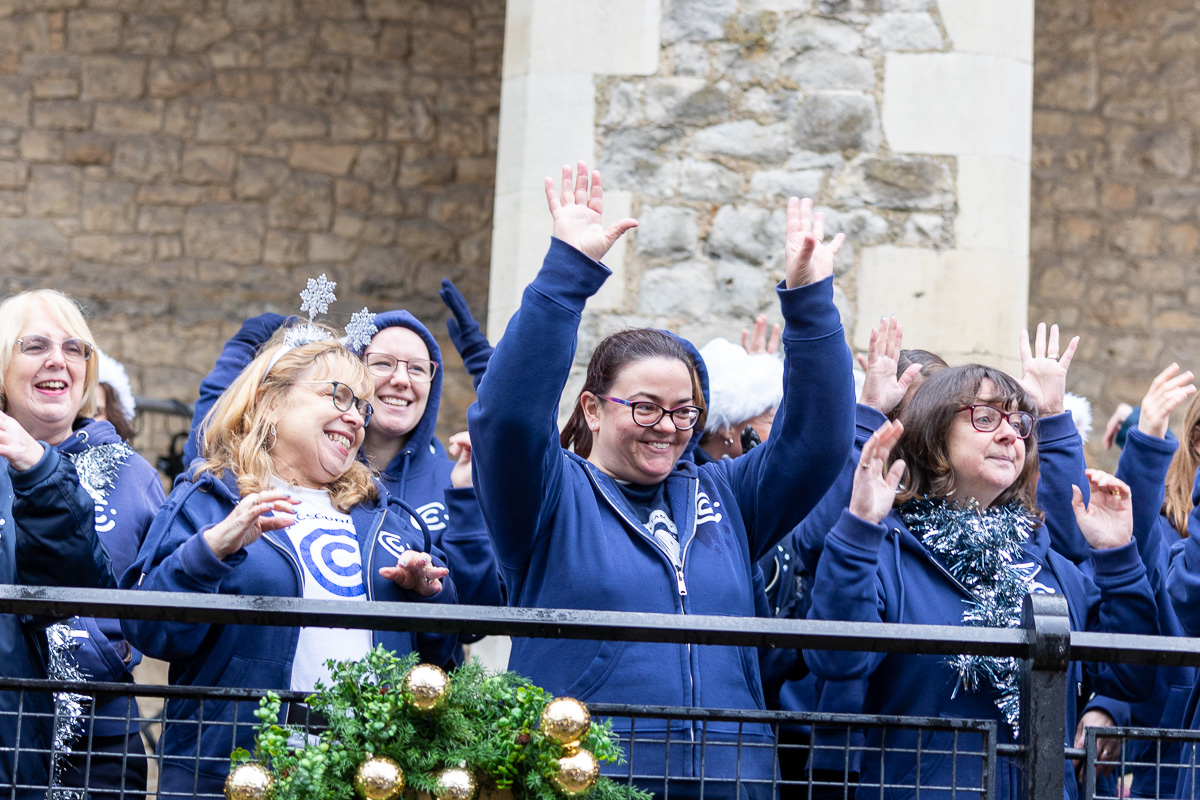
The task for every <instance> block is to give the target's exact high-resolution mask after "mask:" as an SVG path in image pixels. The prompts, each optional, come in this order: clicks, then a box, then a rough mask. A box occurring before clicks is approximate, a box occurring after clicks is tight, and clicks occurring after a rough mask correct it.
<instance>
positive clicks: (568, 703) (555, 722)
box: [542, 697, 592, 748]
mask: <svg viewBox="0 0 1200 800" xmlns="http://www.w3.org/2000/svg"><path fill="white" fill-rule="evenodd" d="M591 724H592V713H591V712H590V711H588V709H587V706H585V705H584V704H583V703H581V702H579V701H578V700H576V699H575V698H573V697H556V698H555V699H553V700H551V701H550V702H549V704H547V706H546V708H545V710H543V711H542V733H544V734H546V735H547V736H549V737H550V738H551V739H553V740H554V741H556V742H558V743H559V744H561V745H563V746H564V747H567V748H574V747H578V746H579V740H580V739H582V738H583V736H584V734H586V733H587V732H588V728H589V727H591Z"/></svg>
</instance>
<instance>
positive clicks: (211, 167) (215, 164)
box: [179, 145, 237, 185]
mask: <svg viewBox="0 0 1200 800" xmlns="http://www.w3.org/2000/svg"><path fill="white" fill-rule="evenodd" d="M236 164H237V155H236V153H235V152H234V151H233V150H232V149H231V148H229V147H224V146H221V145H190V146H189V147H188V148H187V149H185V150H184V151H183V160H182V162H181V163H180V167H179V180H180V181H182V182H183V183H198V184H202V185H204V184H213V183H220V184H227V183H229V182H230V181H232V180H233V170H234V167H235V166H236Z"/></svg>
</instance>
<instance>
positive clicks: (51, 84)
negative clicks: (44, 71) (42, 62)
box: [33, 78, 79, 100]
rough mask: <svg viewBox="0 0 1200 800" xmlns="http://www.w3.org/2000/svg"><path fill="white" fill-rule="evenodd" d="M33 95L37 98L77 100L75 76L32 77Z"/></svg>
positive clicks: (77, 91) (77, 89) (77, 88)
mask: <svg viewBox="0 0 1200 800" xmlns="http://www.w3.org/2000/svg"><path fill="white" fill-rule="evenodd" d="M33 96H34V98H35V99H37V100H78V99H79V80H78V79H77V78H34V79H33Z"/></svg>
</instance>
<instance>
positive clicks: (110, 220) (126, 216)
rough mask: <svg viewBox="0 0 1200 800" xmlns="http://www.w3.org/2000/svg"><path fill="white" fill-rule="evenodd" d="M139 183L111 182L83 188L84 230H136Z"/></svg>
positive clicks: (110, 231)
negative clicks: (137, 184)
mask: <svg viewBox="0 0 1200 800" xmlns="http://www.w3.org/2000/svg"><path fill="white" fill-rule="evenodd" d="M136 198H137V186H136V185H135V184H132V183H122V182H118V181H108V182H106V183H86V184H84V187H83V220H82V221H83V230H85V231H96V232H99V233H133V232H134V230H135V229H136V226H137V203H136Z"/></svg>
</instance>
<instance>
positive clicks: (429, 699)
mask: <svg viewBox="0 0 1200 800" xmlns="http://www.w3.org/2000/svg"><path fill="white" fill-rule="evenodd" d="M449 686H450V678H449V677H448V676H447V675H446V673H445V672H443V671H442V670H441V668H440V667H435V666H434V665H433V664H417V665H416V666H415V667H413V668H412V669H410V670H409V671H408V674H407V675H405V676H404V691H406V692H408V696H409V698H410V699H409V702H410V703H412V705H413V707H414V708H416V709H417V710H418V711H433V710H434V709H437V708H440V707H441V706H442V704H443V703H445V702H446V689H447V688H448V687H449Z"/></svg>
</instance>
